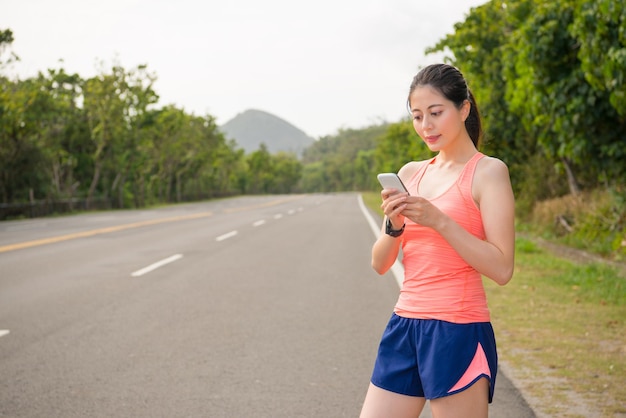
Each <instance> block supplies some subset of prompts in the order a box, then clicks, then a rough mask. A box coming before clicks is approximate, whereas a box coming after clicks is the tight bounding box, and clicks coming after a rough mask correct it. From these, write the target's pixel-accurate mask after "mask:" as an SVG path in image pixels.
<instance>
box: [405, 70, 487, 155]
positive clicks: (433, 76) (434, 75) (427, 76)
mask: <svg viewBox="0 0 626 418" xmlns="http://www.w3.org/2000/svg"><path fill="white" fill-rule="evenodd" d="M426 85H428V86H431V87H433V88H435V89H437V90H438V91H439V92H440V93H441V94H442V95H443V96H444V97H445V98H446V99H448V100H450V101H451V102H452V103H454V105H455V106H456V107H457V109H461V107H463V103H465V100H468V101H469V102H470V105H471V107H470V112H469V115H468V116H467V119H465V129H467V133H468V134H469V136H470V138H471V139H472V142H473V143H474V146H475V147H476V148H478V146H479V145H480V139H481V137H482V124H481V121H480V113H479V112H478V106H477V105H476V100H475V99H474V95H473V94H472V92H471V91H470V89H469V87H468V86H467V82H466V81H465V78H464V77H463V74H462V73H461V72H460V71H459V70H458V69H457V68H455V67H453V66H451V65H448V64H433V65H429V66H427V67H425V68H423V69H422V70H421V71H420V72H419V73H417V75H416V76H415V77H413V82H412V83H411V87H410V89H409V98H410V97H411V93H413V90H415V88H416V87H418V86H426ZM409 108H410V106H409Z"/></svg>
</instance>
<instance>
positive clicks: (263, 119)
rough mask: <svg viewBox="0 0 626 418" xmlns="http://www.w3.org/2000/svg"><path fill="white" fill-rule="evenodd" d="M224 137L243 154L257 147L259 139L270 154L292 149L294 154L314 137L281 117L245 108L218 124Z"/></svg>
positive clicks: (259, 143) (309, 143)
mask: <svg viewBox="0 0 626 418" xmlns="http://www.w3.org/2000/svg"><path fill="white" fill-rule="evenodd" d="M220 130H221V131H222V132H223V133H224V135H225V136H226V137H227V138H228V139H234V140H235V141H236V142H237V144H238V145H239V147H241V148H243V149H244V150H245V152H246V154H249V153H251V152H253V151H256V150H258V149H259V146H260V145H261V143H264V144H265V145H266V146H267V149H268V151H269V152H270V153H271V154H275V153H277V152H279V151H285V152H292V153H294V154H296V155H297V156H301V155H302V151H303V150H304V149H305V148H306V147H308V146H309V145H311V144H312V143H313V142H315V140H314V139H313V138H311V137H310V136H308V135H307V134H306V133H304V132H303V131H302V130H301V129H298V128H296V127H295V126H293V125H292V124H290V123H289V122H287V121H285V120H284V119H281V118H279V117H278V116H275V115H272V114H271V113H268V112H264V111H262V110H255V109H249V110H246V111H245V112H243V113H239V114H238V115H237V116H235V117H234V118H232V119H231V120H229V121H228V122H226V123H225V124H223V125H222V126H220Z"/></svg>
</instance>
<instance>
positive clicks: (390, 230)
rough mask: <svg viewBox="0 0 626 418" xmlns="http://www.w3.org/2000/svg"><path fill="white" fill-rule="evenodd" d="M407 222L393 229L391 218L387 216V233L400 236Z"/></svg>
mask: <svg viewBox="0 0 626 418" xmlns="http://www.w3.org/2000/svg"><path fill="white" fill-rule="evenodd" d="M405 226H406V224H403V225H402V228H400V229H393V225H391V220H390V219H389V218H387V223H386V224H385V234H387V235H389V236H392V237H394V238H396V237H399V236H400V235H402V233H403V232H404V227H405Z"/></svg>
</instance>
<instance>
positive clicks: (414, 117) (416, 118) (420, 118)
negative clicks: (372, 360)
mask: <svg viewBox="0 0 626 418" xmlns="http://www.w3.org/2000/svg"><path fill="white" fill-rule="evenodd" d="M413 120H422V117H421V116H413Z"/></svg>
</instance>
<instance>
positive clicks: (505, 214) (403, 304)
mask: <svg viewBox="0 0 626 418" xmlns="http://www.w3.org/2000/svg"><path fill="white" fill-rule="evenodd" d="M408 106H409V110H410V112H411V115H412V116H413V127H414V128H415V131H416V132H417V134H418V135H419V136H420V137H421V138H422V140H423V141H424V142H425V143H426V145H427V146H428V148H429V149H430V150H431V151H434V152H436V153H437V154H436V156H435V157H434V158H432V159H429V160H426V161H412V162H409V163H407V164H406V165H404V166H403V167H402V168H401V169H400V171H399V172H398V175H399V177H400V178H401V180H402V181H403V183H404V184H405V185H406V186H407V189H408V193H402V192H399V191H398V190H394V189H384V190H382V192H381V196H382V200H383V203H382V205H381V207H382V209H383V212H384V214H385V219H384V221H383V227H382V233H381V235H380V237H379V238H378V239H377V241H376V242H375V244H374V246H373V248H372V267H373V268H374V269H375V270H376V271H377V272H378V273H379V274H384V273H385V272H387V270H388V269H389V268H390V267H391V266H392V265H393V263H394V262H395V260H396V258H397V256H398V253H399V251H400V247H401V246H402V262H403V264H404V270H405V277H404V282H403V285H402V289H401V291H400V296H399V298H398V301H397V303H396V306H395V308H394V313H393V315H392V317H391V319H390V321H389V324H388V325H387V328H386V329H385V332H384V333H383V337H382V339H381V343H380V347H379V351H378V356H377V359H376V363H375V365H374V371H373V373H372V380H371V383H370V386H369V389H368V391H367V395H366V397H365V401H364V404H363V409H362V411H361V418H372V417H381V418H383V417H384V418H402V417H413V418H415V417H418V416H419V414H420V412H421V411H422V409H423V407H424V404H425V402H426V399H429V400H430V408H431V411H432V414H433V417H434V418H446V417H451V418H459V417H463V418H473V417H477V418H478V417H481V418H483V417H487V416H488V408H487V407H488V403H489V402H491V400H492V398H493V390H494V384H495V379H496V372H497V353H496V343H495V337H494V334H493V329H492V327H491V323H490V316H489V310H488V307H487V300H486V296H485V291H484V288H483V284H482V277H481V275H484V276H486V277H488V278H490V279H492V280H494V281H495V282H496V283H498V284H499V285H505V284H506V283H508V282H509V280H510V279H511V276H512V274H513V263H514V250H515V248H514V247H515V230H514V197H513V191H512V188H511V182H510V179H509V173H508V169H507V167H506V165H505V164H504V163H503V162H502V161H500V160H498V159H495V158H491V157H487V156H485V155H483V154H482V153H480V152H479V151H478V149H477V147H478V144H479V140H480V136H481V122H480V115H479V113H478V109H477V107H476V103H475V102H474V97H473V95H472V93H471V92H470V90H469V88H468V87H467V83H466V81H465V79H464V77H463V75H462V74H461V72H460V71H459V70H458V69H456V68H455V67H452V66H450V65H445V64H435V65H431V66H428V67H426V68H424V69H422V70H421V71H420V72H419V73H418V74H417V75H416V76H415V77H414V79H413V82H412V83H411V87H410V90H409V97H408Z"/></svg>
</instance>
